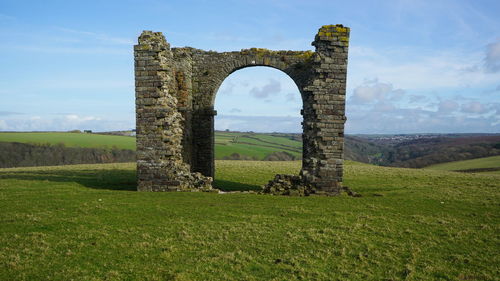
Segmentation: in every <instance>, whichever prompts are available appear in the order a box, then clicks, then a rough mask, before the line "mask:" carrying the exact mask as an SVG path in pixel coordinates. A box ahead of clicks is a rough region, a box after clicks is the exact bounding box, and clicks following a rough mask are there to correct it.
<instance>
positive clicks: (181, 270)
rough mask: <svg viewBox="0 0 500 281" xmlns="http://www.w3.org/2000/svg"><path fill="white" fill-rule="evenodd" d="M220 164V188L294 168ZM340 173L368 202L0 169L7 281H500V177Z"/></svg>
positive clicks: (106, 169)
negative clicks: (179, 188)
mask: <svg viewBox="0 0 500 281" xmlns="http://www.w3.org/2000/svg"><path fill="white" fill-rule="evenodd" d="M216 164H217V172H216V173H217V176H218V178H217V181H218V182H219V184H225V187H226V189H241V188H245V189H246V188H255V186H256V185H260V184H263V183H265V182H267V181H268V180H269V179H270V177H269V176H271V174H273V173H274V172H281V173H294V172H297V171H298V169H299V168H300V162H272V163H268V162H246V161H230V162H229V161H217V163H216ZM271 169H272V171H271ZM345 170H346V171H345V184H346V185H348V186H349V187H351V188H352V189H353V190H355V191H357V192H359V193H361V194H362V195H363V197H360V198H352V197H347V196H345V195H342V196H339V197H306V198H297V197H280V196H269V195H256V194H214V193H148V192H134V191H133V190H135V187H136V185H135V165H134V164H101V165H75V166H61V167H37V168H14V169H0V221H1V223H0V226H1V227H0V280H498V276H500V272H499V266H498V265H499V264H500V256H499V252H498V249H499V246H500V239H499V238H500V237H499V233H500V229H499V225H500V219H499V216H500V206H499V202H500V200H499V199H500V198H499V197H500V196H499V195H500V193H499V187H500V184H499V182H500V176H498V175H482V174H466V173H456V172H447V171H435V170H428V169H398V168H384V167H375V166H371V165H365V164H359V163H355V162H348V163H347V164H346V168H345ZM236 184H239V186H237V185H236Z"/></svg>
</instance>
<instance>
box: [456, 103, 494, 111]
mask: <svg viewBox="0 0 500 281" xmlns="http://www.w3.org/2000/svg"><path fill="white" fill-rule="evenodd" d="M461 110H462V112H465V113H474V114H482V113H487V112H489V111H490V108H488V106H487V105H485V104H482V103H480V102H477V101H471V102H468V103H465V104H462V108H461Z"/></svg>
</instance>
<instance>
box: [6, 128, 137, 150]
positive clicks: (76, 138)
mask: <svg viewBox="0 0 500 281" xmlns="http://www.w3.org/2000/svg"><path fill="white" fill-rule="evenodd" d="M0 141H1V142H21V143H44V144H45V143H49V144H58V143H64V145H65V146H68V147H109V148H111V147H113V146H116V147H117V148H121V149H131V150H135V138H133V137H125V136H111V135H97V134H81V133H54V132H49V133H24V132H23V133H4V132H2V133H0Z"/></svg>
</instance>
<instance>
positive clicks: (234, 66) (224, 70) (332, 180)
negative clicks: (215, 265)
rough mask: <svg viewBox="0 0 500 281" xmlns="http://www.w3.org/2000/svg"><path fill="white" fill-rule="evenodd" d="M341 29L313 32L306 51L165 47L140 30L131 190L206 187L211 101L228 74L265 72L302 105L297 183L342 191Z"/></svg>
mask: <svg viewBox="0 0 500 281" xmlns="http://www.w3.org/2000/svg"><path fill="white" fill-rule="evenodd" d="M348 41H349V28H347V27H343V26H342V25H327V26H323V27H321V28H320V29H319V32H318V34H317V35H316V37H315V40H314V42H313V43H312V45H313V46H315V47H316V50H315V52H312V51H271V50H267V49H258V48H252V49H246V50H241V51H239V52H222V53H218V52H213V51H203V50H199V49H194V48H189V47H185V48H170V45H169V44H168V43H167V42H166V40H165V38H164V37H163V35H162V34H161V33H160V32H151V31H144V32H143V33H142V34H141V36H140V37H139V44H138V45H136V46H135V47H134V50H135V54H134V55H135V77H136V122H137V155H138V158H137V171H138V189H139V190H149V191H168V190H191V189H208V188H210V187H211V186H210V182H211V177H213V175H214V115H215V114H216V112H215V110H214V100H215V94H216V92H217V89H218V88H219V86H220V84H221V83H222V81H223V80H224V79H225V78H226V77H227V76H229V75H230V74H231V73H232V72H234V71H236V70H238V69H242V68H245V67H251V66H269V67H273V68H276V69H279V70H281V71H283V72H284V73H286V74H287V75H288V76H289V77H290V78H291V79H292V80H293V81H294V82H295V84H296V85H297V87H298V88H299V91H300V93H301V96H302V100H303V110H302V112H301V113H302V115H303V118H304V121H303V123H302V127H303V147H304V149H303V162H302V170H301V176H302V177H301V178H302V181H303V182H304V183H305V184H307V185H310V186H312V187H313V189H314V190H315V191H317V192H318V193H329V194H337V193H339V192H340V189H341V187H342V173H343V145H344V123H345V120H346V118H345V86H346V73H347V51H348Z"/></svg>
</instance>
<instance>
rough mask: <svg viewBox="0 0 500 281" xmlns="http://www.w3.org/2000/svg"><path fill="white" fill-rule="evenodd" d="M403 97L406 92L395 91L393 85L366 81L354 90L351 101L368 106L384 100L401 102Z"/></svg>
mask: <svg viewBox="0 0 500 281" xmlns="http://www.w3.org/2000/svg"><path fill="white" fill-rule="evenodd" d="M403 95H404V91H403V90H402V89H394V87H393V86H392V84H389V83H381V82H378V81H377V80H371V81H365V83H363V84H362V85H360V86H358V87H356V88H355V89H354V91H353V94H352V96H351V101H352V102H353V103H355V104H368V103H373V102H380V101H384V100H399V99H401V97H402V96H403Z"/></svg>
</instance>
